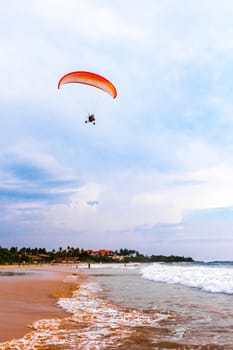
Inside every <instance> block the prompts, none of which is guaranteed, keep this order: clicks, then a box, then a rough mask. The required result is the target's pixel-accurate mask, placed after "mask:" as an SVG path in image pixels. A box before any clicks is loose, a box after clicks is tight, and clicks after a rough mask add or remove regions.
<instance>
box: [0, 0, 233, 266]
mask: <svg viewBox="0 0 233 350" xmlns="http://www.w3.org/2000/svg"><path fill="white" fill-rule="evenodd" d="M232 15H233V3H232V0H221V1H220V0H189V1H187V0H144V1H139V0H127V1H125V0H117V1H109V0H69V1H67V0H40V1H36V0H21V1H18V0H9V1H7V2H6V1H3V0H2V1H1V12H0V52H1V55H0V77H1V94H0V114H1V118H0V245H1V246H2V247H11V246H18V247H25V246H26V247H28V246H30V247H45V248H46V249H53V248H54V249H58V248H59V247H63V248H66V247H67V246H73V247H80V248H84V249H102V248H105V249H113V250H116V249H120V248H129V249H135V250H138V251H140V252H142V253H144V254H147V255H151V254H155V255H157V254H163V255H171V254H173V255H182V256H191V257H193V258H194V259H196V260H233V255H232V251H233V79H232V76H233V21H232ZM77 70H86V71H90V72H95V73H97V74H101V75H103V76H105V77H106V78H107V79H109V80H110V81H111V82H112V83H113V84H114V85H115V86H116V88H117V91H118V96H117V98H116V99H112V98H111V97H110V96H109V95H108V94H106V93H105V92H103V91H101V90H98V89H95V88H92V87H89V86H84V85H80V84H69V85H64V86H62V88H61V89H60V90H58V89H57V84H58V81H59V79H60V78H61V77H62V76H63V75H64V74H66V73H68V72H72V71H77ZM88 113H95V115H96V118H97V119H96V125H90V124H85V119H86V117H87V115H88Z"/></svg>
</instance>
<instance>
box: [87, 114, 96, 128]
mask: <svg viewBox="0 0 233 350" xmlns="http://www.w3.org/2000/svg"><path fill="white" fill-rule="evenodd" d="M85 123H93V124H94V125H95V115H94V114H89V115H88V120H86V121H85Z"/></svg>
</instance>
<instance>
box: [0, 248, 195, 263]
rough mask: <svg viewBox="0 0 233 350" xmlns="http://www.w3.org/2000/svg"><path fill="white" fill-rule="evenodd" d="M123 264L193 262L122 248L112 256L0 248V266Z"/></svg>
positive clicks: (68, 249)
mask: <svg viewBox="0 0 233 350" xmlns="http://www.w3.org/2000/svg"><path fill="white" fill-rule="evenodd" d="M69 261H70V262H72V261H76V262H90V263H94V262H103V263H111V262H121V263H122V262H123V263H129V262H131V263H137V262H145V263H149V262H171V263H172V262H193V261H194V260H193V259H192V258H191V257H184V256H174V255H170V256H164V255H151V256H147V255H144V254H142V253H139V252H138V251H136V250H133V249H126V248H121V249H120V250H119V251H118V250H115V251H114V252H113V253H112V254H111V255H108V254H106V255H98V254H94V255H93V254H92V253H90V251H89V250H85V249H83V248H81V249H80V248H74V247H70V246H68V247H67V248H65V249H64V248H62V247H59V249H57V250H55V249H53V250H50V251H48V250H46V249H45V248H29V247H27V248H26V247H23V248H18V247H11V248H9V249H8V248H3V247H1V246H0V264H1V265H6V264H32V263H35V262H37V263H38V262H40V263H48V262H49V263H53V262H69Z"/></svg>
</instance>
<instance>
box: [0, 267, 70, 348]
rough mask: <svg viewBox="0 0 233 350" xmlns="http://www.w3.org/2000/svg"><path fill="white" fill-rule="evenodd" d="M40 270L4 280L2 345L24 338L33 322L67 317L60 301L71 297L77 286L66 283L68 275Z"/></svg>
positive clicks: (1, 287)
mask: <svg viewBox="0 0 233 350" xmlns="http://www.w3.org/2000/svg"><path fill="white" fill-rule="evenodd" d="M26 269H27V268H26ZM40 269H41V270H39V271H38V269H36V270H37V271H36V274H35V275H33V277H30V275H29V276H28V275H27V273H26V274H25V275H24V273H23V271H25V270H24V269H23V268H22V269H20V270H21V271H22V275H19V276H14V275H12V276H6V277H1V279H0V342H4V341H6V340H11V339H14V338H15V339H17V338H21V337H22V336H24V335H25V334H26V333H28V332H30V331H31V329H30V328H29V326H30V324H32V322H33V321H36V320H39V319H45V318H57V317H59V318H62V317H66V316H67V313H66V312H65V311H64V310H62V309H61V308H59V307H58V306H57V298H59V297H63V296H69V295H71V293H72V290H73V289H74V287H75V285H74V283H72V282H64V279H65V277H66V276H67V275H68V273H64V272H54V271H46V270H44V269H43V268H40ZM0 271H2V270H0ZM8 271H9V272H10V273H11V269H9V268H8ZM27 271H28V269H27ZM44 271H46V273H45V274H44V275H43V272H44ZM40 272H41V273H40ZM69 275H71V273H69Z"/></svg>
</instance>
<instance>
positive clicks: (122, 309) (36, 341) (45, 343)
mask: <svg viewBox="0 0 233 350" xmlns="http://www.w3.org/2000/svg"><path fill="white" fill-rule="evenodd" d="M66 269H69V271H70V279H72V278H73V279H74V280H75V279H77V281H78V285H77V290H75V291H74V292H73V296H72V297H69V298H60V299H58V305H59V307H61V308H63V309H64V310H65V311H66V312H67V317H65V318H62V319H44V320H39V321H36V322H34V323H33V324H32V329H31V332H29V333H28V334H27V335H25V336H24V337H23V338H21V339H17V340H11V341H9V342H5V343H2V344H0V349H1V350H9V349H15V350H18V349H27V350H31V349H37V350H39V349H40V350H41V349H44V350H45V349H46V350H49V349H51V350H55V349H66V350H68V349H82V350H95V349H96V350H97V349H98V350H100V349H101V350H107V349H112V350H113V349H114V350H115V349H117V350H137V349H138V350H139V349H140V350H144V349H145V350H146V349H148V350H150V349H153V350H155V349H163V350H168V349H169V350H170V349H180V350H191V349H193V350H194V349H195V350H197V349H198V350H220V349H221V350H230V349H232V350H233V262H217V261H216V262H211V263H172V264H171V263H170V264H166V263H153V264H91V266H90V268H88V265H87V264H79V265H74V266H70V267H66Z"/></svg>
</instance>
